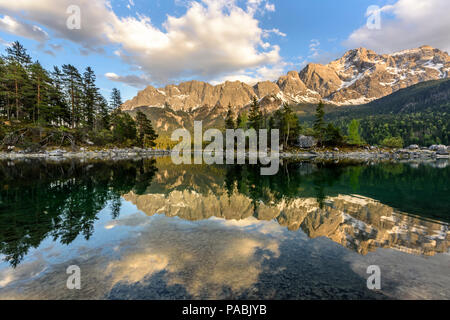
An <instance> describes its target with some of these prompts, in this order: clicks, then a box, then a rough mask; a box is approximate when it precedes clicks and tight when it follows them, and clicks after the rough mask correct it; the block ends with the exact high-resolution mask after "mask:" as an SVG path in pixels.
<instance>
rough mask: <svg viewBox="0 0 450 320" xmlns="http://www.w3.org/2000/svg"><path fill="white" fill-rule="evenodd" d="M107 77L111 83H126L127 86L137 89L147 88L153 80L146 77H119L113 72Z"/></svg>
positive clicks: (106, 75)
mask: <svg viewBox="0 0 450 320" xmlns="http://www.w3.org/2000/svg"><path fill="white" fill-rule="evenodd" d="M105 77H106V78H107V79H108V80H110V81H114V82H121V83H125V84H126V85H129V86H131V87H135V88H138V89H139V88H144V87H146V86H147V85H148V84H149V83H150V82H151V79H150V78H149V77H147V76H145V75H141V76H137V75H126V76H119V75H117V74H115V73H113V72H108V73H106V74H105Z"/></svg>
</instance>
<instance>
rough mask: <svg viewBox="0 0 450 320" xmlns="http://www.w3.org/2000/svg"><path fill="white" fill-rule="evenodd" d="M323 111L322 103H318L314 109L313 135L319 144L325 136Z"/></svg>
mask: <svg viewBox="0 0 450 320" xmlns="http://www.w3.org/2000/svg"><path fill="white" fill-rule="evenodd" d="M323 109H324V105H323V102H322V101H320V103H319V105H318V106H317V109H316V120H315V121H314V127H313V128H314V134H315V136H316V138H317V139H318V140H319V143H320V144H322V143H323V140H324V136H325V130H326V128H325V121H324V116H325V111H324V110H323Z"/></svg>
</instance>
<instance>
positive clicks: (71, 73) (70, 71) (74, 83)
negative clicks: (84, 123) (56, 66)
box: [62, 64, 82, 128]
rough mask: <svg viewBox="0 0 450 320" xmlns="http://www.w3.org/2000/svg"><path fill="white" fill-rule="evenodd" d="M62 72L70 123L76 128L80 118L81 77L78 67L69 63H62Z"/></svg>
mask: <svg viewBox="0 0 450 320" xmlns="http://www.w3.org/2000/svg"><path fill="white" fill-rule="evenodd" d="M62 72H63V79H64V87H65V90H66V94H67V96H68V101H69V105H70V107H71V116H70V119H71V124H72V127H73V128H76V127H77V126H78V124H79V121H80V118H81V115H80V109H81V101H80V100H81V94H82V78H81V75H80V73H79V72H78V69H77V68H76V67H74V66H73V65H71V64H65V65H63V66H62Z"/></svg>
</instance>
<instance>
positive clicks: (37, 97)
mask: <svg viewBox="0 0 450 320" xmlns="http://www.w3.org/2000/svg"><path fill="white" fill-rule="evenodd" d="M30 71H31V73H30V80H31V85H32V95H33V96H34V99H33V100H34V104H33V105H34V107H33V111H32V118H33V121H38V122H39V121H40V120H43V121H47V120H48V118H49V116H50V114H51V111H52V110H50V108H49V91H50V86H51V79H50V76H49V75H48V73H47V70H45V69H44V68H43V67H42V66H41V64H40V63H39V61H36V62H35V63H33V64H32V65H31V67H30Z"/></svg>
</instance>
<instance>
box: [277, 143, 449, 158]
mask: <svg viewBox="0 0 450 320" xmlns="http://www.w3.org/2000/svg"><path fill="white" fill-rule="evenodd" d="M449 151H450V148H449V147H446V146H440V147H439V148H435V147H434V146H432V147H430V148H415V147H411V148H406V149H380V148H377V147H370V148H369V147H367V148H366V149H364V150H352V151H348V150H339V149H338V148H335V149H333V150H321V149H311V150H305V151H301V152H286V153H282V154H281V156H282V157H283V158H295V159H300V160H391V161H401V160H438V159H450V152H449Z"/></svg>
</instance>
